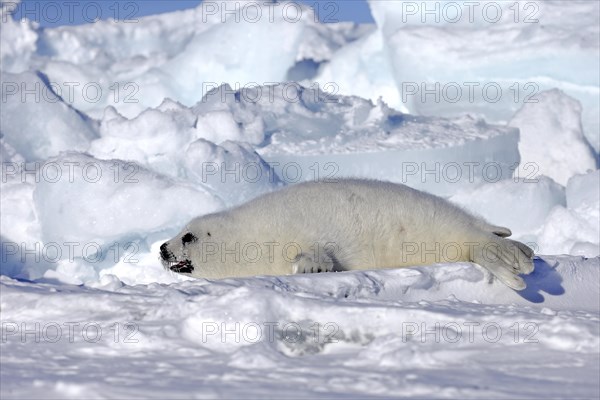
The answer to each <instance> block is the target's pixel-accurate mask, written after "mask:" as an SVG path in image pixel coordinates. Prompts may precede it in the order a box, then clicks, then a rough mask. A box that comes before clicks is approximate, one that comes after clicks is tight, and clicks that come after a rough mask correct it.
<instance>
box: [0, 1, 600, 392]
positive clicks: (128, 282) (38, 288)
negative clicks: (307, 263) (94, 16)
mask: <svg viewBox="0 0 600 400" xmlns="http://www.w3.org/2000/svg"><path fill="white" fill-rule="evenodd" d="M12 3H17V2H12ZM238 3H239V4H240V6H241V7H242V9H240V13H243V12H248V10H249V8H251V7H253V5H254V4H256V2H252V1H239V2H238ZM438 3H439V7H445V6H446V7H448V5H449V7H454V6H453V5H452V4H459V5H460V7H463V8H462V9H463V11H464V10H465V9H464V7H466V6H464V4H463V3H460V2H459V3H456V2H438ZM488 3H489V2H482V3H481V5H482V6H484V5H485V4H488ZM491 3H494V4H496V3H495V2H491ZM2 4H6V2H2ZM287 4H289V3H285V2H283V3H281V4H280V5H279V6H278V7H281V8H283V7H286V5H287ZM411 4H412V5H413V6H414V5H422V4H424V3H422V2H417V3H415V2H402V1H371V2H370V5H371V10H372V12H373V15H374V18H375V20H376V25H372V26H369V25H366V26H357V25H353V24H349V23H340V24H320V23H318V22H316V21H315V18H314V15H313V14H312V11H311V10H310V8H309V7H306V6H303V8H302V17H301V18H300V19H299V20H298V21H297V22H296V23H290V22H289V21H288V20H286V18H284V17H283V16H282V14H281V13H275V14H274V18H273V19H272V20H269V19H268V18H263V19H261V20H260V21H259V22H257V23H249V22H247V21H243V18H242V20H241V21H240V22H236V18H237V16H236V15H235V14H229V16H228V17H227V18H226V21H224V22H222V21H221V19H220V15H210V13H206V9H203V8H202V7H204V6H202V5H201V6H198V7H197V8H195V9H191V10H186V11H178V12H174V13H169V14H164V15H156V16H149V17H144V18H140V19H139V21H138V22H137V23H123V22H122V21H110V20H109V21H98V22H97V23H93V24H87V25H81V26H64V27H59V28H49V29H39V27H38V26H37V24H36V23H33V22H30V21H28V20H24V21H13V20H12V19H10V18H8V19H7V20H6V22H4V21H3V23H2V27H1V28H2V34H1V35H0V41H1V43H0V44H1V46H0V51H1V54H0V55H1V66H2V73H1V81H2V93H1V95H2V99H1V103H0V106H1V108H0V156H1V158H2V160H1V161H2V179H1V181H0V244H1V252H0V257H1V258H2V259H1V263H0V315H1V332H0V334H1V338H0V339H1V340H0V350H1V351H0V357H1V362H0V368H1V374H0V397H2V398H3V399H4V398H7V399H9V398H10V399H25V398H27V399H30V398H56V399H64V398H77V399H94V398H98V399H104V398H111V399H112V398H114V399H120V398H157V399H167V398H323V397H326V398H365V397H374V398H389V397H395V398H398V397H402V398H404V397H411V398H433V397H435V398H477V399H480V398H598V397H599V396H600V380H599V379H598V376H600V340H599V337H600V276H599V273H600V170H598V169H597V167H598V164H597V163H598V153H597V151H598V143H599V140H598V125H599V124H598V104H599V102H598V98H599V97H600V91H599V88H598V84H599V82H598V74H597V73H598V70H599V67H598V47H599V45H598V31H599V29H598V19H597V15H598V10H599V9H598V3H597V2H587V1H572V2H564V1H548V2H528V4H533V6H530V7H533V8H528V9H523V8H521V9H520V12H521V14H519V15H520V18H521V19H522V18H524V17H525V16H526V15H527V12H530V11H531V10H536V9H537V10H538V11H539V12H538V13H537V14H535V15H536V17H537V18H538V19H539V23H533V24H531V23H528V24H526V23H523V22H522V21H521V22H520V23H515V22H514V20H513V16H514V15H513V14H510V13H511V12H512V11H513V9H511V8H510V6H511V4H513V3H511V2H507V3H497V4H500V5H501V7H502V12H503V14H502V15H503V18H502V19H501V21H498V23H494V24H490V23H489V22H488V21H485V20H482V19H481V14H479V17H478V18H477V17H476V18H475V20H474V21H473V22H469V21H465V20H461V21H460V22H456V23H448V22H447V21H444V20H441V21H440V22H439V23H432V22H431V21H430V20H428V21H426V22H425V23H423V21H422V20H421V17H422V13H421V12H420V11H422V10H420V11H419V10H418V11H417V12H416V13H415V14H413V13H412V12H413V11H414V10H412V9H410V7H411ZM406 7H409V8H406ZM488 7H495V6H493V5H491V6H488ZM536 7H537V8H536ZM411 10H412V11H411ZM263 11H264V12H265V13H266V10H263ZM5 12H6V9H5V8H4V7H2V8H0V13H2V15H0V18H4V17H6V15H5V14H4V13H5ZM403 13H404V14H403ZM265 15H268V13H267V14H265ZM404 18H408V19H407V20H406V21H404V20H403V19H404ZM275 32H276V34H275ZM457 60H460V61H457ZM295 81H299V83H297V82H295ZM425 81H426V82H435V81H438V82H441V83H442V84H443V83H447V82H451V81H455V82H463V81H465V82H479V83H481V84H485V83H486V82H490V81H494V82H498V83H499V84H500V85H501V86H502V88H503V89H505V90H508V89H509V88H510V86H511V85H513V84H514V83H515V82H517V83H519V84H520V85H523V84H524V83H527V82H535V83H538V84H539V91H537V93H536V94H537V99H538V100H539V101H538V102H537V103H523V101H522V100H523V99H521V101H518V102H514V101H513V99H512V97H510V98H507V97H503V98H502V100H501V101H499V102H496V103H490V102H487V101H484V100H482V99H481V98H477V99H476V100H475V101H474V102H465V101H460V102H457V103H451V104H450V103H448V102H443V101H441V102H435V101H434V102H431V101H426V102H420V101H414V99H415V97H414V96H413V98H412V100H411V101H403V99H402V96H403V86H402V83H403V82H404V83H405V82H425ZM317 83H318V84H317ZM86 85H87V86H86ZM83 87H87V88H88V89H89V90H87V89H86V90H82V89H83ZM520 87H521V89H523V86H520ZM508 93H510V94H511V96H512V94H513V93H512V92H510V90H509V91H508ZM404 94H405V93H404ZM523 94H526V93H525V92H522V93H521V95H523ZM96 95H98V96H97V98H96ZM342 176H355V177H356V176H358V177H365V178H371V179H383V180H389V181H393V182H398V183H404V184H407V185H410V186H412V187H415V188H418V189H421V190H426V191H429V192H432V193H436V194H438V195H442V196H444V197H446V198H448V199H449V200H450V201H452V202H454V203H456V204H458V205H460V206H461V207H463V208H465V209H466V210H468V211H470V212H472V213H474V214H477V215H481V216H483V217H485V218H486V219H487V220H488V221H490V222H492V223H494V224H498V225H501V226H507V227H509V228H510V229H511V230H512V231H513V237H514V238H515V239H517V240H520V241H523V242H525V243H527V244H528V245H529V246H530V247H532V248H533V249H534V250H535V251H536V254H537V256H536V259H535V271H534V272H533V273H532V274H531V275H529V276H526V277H524V279H525V281H526V282H527V285H528V287H527V289H526V290H524V291H521V292H515V291H512V290H510V289H508V288H507V287H506V286H503V285H502V284H500V283H499V282H497V281H491V280H490V277H489V276H488V274H487V273H486V272H485V271H484V270H483V269H482V268H480V267H479V266H477V265H474V264H470V263H455V264H438V265H431V266H423V267H414V268H404V269H390V270H380V271H359V272H342V273H330V274H311V275H302V276H285V277H254V278H248V279H225V280H220V281H208V280H203V279H191V278H187V277H184V276H182V275H177V274H174V273H171V272H169V271H166V270H165V269H163V267H162V265H161V263H160V262H159V259H158V254H159V247H160V245H161V244H162V243H163V242H164V241H165V240H167V239H169V238H171V237H172V236H173V235H175V234H176V233H177V232H178V231H179V230H180V229H181V227H182V226H183V225H184V224H185V223H186V222H188V221H189V220H190V219H191V218H193V217H195V216H198V215H203V214H208V213H211V212H214V211H218V210H222V209H224V208H226V207H232V206H235V205H238V204H241V203H243V202H245V201H247V200H249V199H252V198H254V197H257V196H259V195H260V194H263V193H266V192H270V191H273V190H278V189H280V188H281V187H283V186H285V185H290V184H294V183H296V182H299V181H304V180H311V179H317V178H318V179H331V178H337V177H342ZM240 228H241V229H243V227H240ZM100 334H101V336H100Z"/></svg>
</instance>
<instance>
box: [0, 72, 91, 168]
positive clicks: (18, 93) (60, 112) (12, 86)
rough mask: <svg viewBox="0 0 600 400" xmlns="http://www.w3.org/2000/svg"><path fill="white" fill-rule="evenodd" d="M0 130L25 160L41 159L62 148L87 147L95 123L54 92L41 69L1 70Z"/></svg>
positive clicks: (8, 142) (53, 154)
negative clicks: (15, 71)
mask: <svg viewBox="0 0 600 400" xmlns="http://www.w3.org/2000/svg"><path fill="white" fill-rule="evenodd" d="M1 77H2V78H1V81H2V107H0V121H1V122H0V124H1V127H0V130H1V131H2V134H3V139H4V140H5V141H6V143H7V144H9V145H10V146H12V147H13V148H14V149H15V150H16V151H17V152H18V153H19V154H21V155H22V156H23V157H24V158H25V160H27V161H34V160H42V159H45V158H48V157H51V156H55V155H57V154H58V153H59V152H61V151H66V150H77V151H85V150H87V149H88V146H89V144H90V141H91V140H92V139H94V138H95V137H97V133H96V132H95V124H94V122H93V121H91V120H89V119H88V118H87V117H86V116H85V115H83V114H81V113H80V112H78V111H77V110H75V109H73V108H72V107H71V106H69V105H68V104H66V103H64V102H63V100H62V99H61V98H60V97H59V96H57V95H56V94H55V93H54V91H53V87H52V86H51V85H49V84H48V83H49V82H48V81H47V79H46V77H45V76H44V75H43V74H40V73H32V72H24V73H21V74H10V73H3V74H2V75H1Z"/></svg>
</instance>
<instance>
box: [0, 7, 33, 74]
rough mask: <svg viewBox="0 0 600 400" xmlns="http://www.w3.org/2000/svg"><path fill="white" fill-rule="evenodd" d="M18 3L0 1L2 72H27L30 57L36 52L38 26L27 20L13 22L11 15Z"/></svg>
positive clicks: (0, 56)
mask: <svg viewBox="0 0 600 400" xmlns="http://www.w3.org/2000/svg"><path fill="white" fill-rule="evenodd" d="M19 2H20V0H19V1H14V0H13V1H0V20H2V35H0V66H1V68H2V71H3V72H12V73H19V72H23V71H27V70H28V69H29V64H30V61H31V57H32V55H33V54H34V53H35V51H36V50H37V45H36V42H37V40H38V24H37V23H36V22H32V21H29V20H24V21H19V22H18V21H15V20H14V19H13V18H12V14H13V13H14V12H15V11H16V9H17V7H19V5H18V3H19Z"/></svg>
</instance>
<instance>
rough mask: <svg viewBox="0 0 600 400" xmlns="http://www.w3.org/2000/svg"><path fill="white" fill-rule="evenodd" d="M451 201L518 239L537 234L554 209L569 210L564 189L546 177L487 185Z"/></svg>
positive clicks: (459, 194)
mask: <svg viewBox="0 0 600 400" xmlns="http://www.w3.org/2000/svg"><path fill="white" fill-rule="evenodd" d="M450 200H451V201H452V202H455V203H457V204H460V205H461V206H463V207H464V208H465V209H466V210H468V211H471V212H473V213H475V214H477V215H480V216H482V217H484V218H486V219H487V220H488V221H489V222H491V223H492V224H494V225H500V226H506V227H508V228H509V229H510V230H511V231H512V232H513V235H515V236H521V235H524V234H533V233H535V232H536V231H537V230H538V229H539V228H540V227H541V226H542V225H543V224H544V222H545V221H546V218H547V217H548V215H549V214H550V212H551V211H552V210H553V209H554V207H556V206H563V207H564V206H566V200H565V190H564V188H563V187H562V186H560V185H559V184H557V183H556V182H554V181H553V180H552V179H550V178H548V177H546V176H540V177H538V178H535V179H530V180H527V179H520V180H515V179H507V180H504V181H501V182H497V183H490V184H484V185H481V186H480V187H478V188H475V189H472V190H469V191H461V192H460V193H457V194H456V195H454V196H452V197H451V198H450Z"/></svg>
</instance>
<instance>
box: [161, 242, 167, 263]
mask: <svg viewBox="0 0 600 400" xmlns="http://www.w3.org/2000/svg"><path fill="white" fill-rule="evenodd" d="M160 256H161V257H162V258H163V260H168V259H169V250H167V244H166V243H163V244H162V245H161V246H160Z"/></svg>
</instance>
